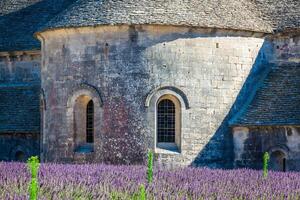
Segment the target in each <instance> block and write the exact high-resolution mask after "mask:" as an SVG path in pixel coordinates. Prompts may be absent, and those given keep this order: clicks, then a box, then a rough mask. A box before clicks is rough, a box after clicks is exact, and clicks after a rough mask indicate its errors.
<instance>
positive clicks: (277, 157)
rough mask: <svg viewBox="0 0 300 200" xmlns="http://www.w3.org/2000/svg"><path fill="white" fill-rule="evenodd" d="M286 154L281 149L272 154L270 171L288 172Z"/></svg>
mask: <svg viewBox="0 0 300 200" xmlns="http://www.w3.org/2000/svg"><path fill="white" fill-rule="evenodd" d="M286 168H287V166H286V154H285V152H284V151H282V150H281V149H276V150H274V151H272V152H271V153H270V169H271V170H274V171H284V172H285V171H286V170H287V169H286Z"/></svg>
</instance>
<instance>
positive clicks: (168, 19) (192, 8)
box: [0, 0, 300, 51]
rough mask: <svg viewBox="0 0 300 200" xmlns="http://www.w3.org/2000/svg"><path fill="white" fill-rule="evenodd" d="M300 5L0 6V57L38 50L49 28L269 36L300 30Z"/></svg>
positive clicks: (213, 1) (45, 1)
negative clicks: (171, 28) (137, 27)
mask: <svg viewBox="0 0 300 200" xmlns="http://www.w3.org/2000/svg"><path fill="white" fill-rule="evenodd" d="M299 13H300V1H299V0H77V1H76V0H1V1H0V30H1V31H0V51H17V50H33V49H40V43H39V41H37V40H36V39H35V38H34V37H33V34H34V33H35V32H37V31H42V30H46V29H51V28H59V27H60V28H61V27H80V26H95V25H115V24H161V25H184V26H197V27H211V28H226V29H236V30H249V31H256V32H266V33H270V32H273V31H274V30H280V31H281V30H285V29H289V28H299V27H300V24H299V23H300V15H299Z"/></svg>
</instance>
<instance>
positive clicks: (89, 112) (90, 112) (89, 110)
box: [86, 100, 94, 143]
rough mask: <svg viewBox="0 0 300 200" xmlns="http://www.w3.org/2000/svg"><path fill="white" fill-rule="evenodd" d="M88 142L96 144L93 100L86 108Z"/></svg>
mask: <svg viewBox="0 0 300 200" xmlns="http://www.w3.org/2000/svg"><path fill="white" fill-rule="evenodd" d="M86 142H87V143H93V142H94V102H93V101H92V100H90V101H89V103H88V104H87V107H86Z"/></svg>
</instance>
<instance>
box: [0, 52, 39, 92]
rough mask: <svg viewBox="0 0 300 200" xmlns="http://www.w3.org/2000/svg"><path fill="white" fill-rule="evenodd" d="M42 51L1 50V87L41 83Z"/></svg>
mask: <svg viewBox="0 0 300 200" xmlns="http://www.w3.org/2000/svg"><path fill="white" fill-rule="evenodd" d="M40 62H41V58H40V51H27V52H26V51H25V52H0V87H1V86H3V85H25V84H26V85H33V84H36V85H39V84H40V79H41V77H40V65H41V63H40Z"/></svg>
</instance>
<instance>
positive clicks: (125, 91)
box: [38, 26, 265, 167]
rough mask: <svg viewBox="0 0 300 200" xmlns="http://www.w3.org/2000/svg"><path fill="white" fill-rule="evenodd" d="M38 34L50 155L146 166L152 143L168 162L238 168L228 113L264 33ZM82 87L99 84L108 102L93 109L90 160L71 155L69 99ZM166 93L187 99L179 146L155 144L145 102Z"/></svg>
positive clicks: (98, 30) (104, 30)
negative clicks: (162, 148)
mask: <svg viewBox="0 0 300 200" xmlns="http://www.w3.org/2000/svg"><path fill="white" fill-rule="evenodd" d="M38 37H39V39H40V40H41V41H42V54H43V60H42V71H41V80H42V88H43V90H44V91H45V102H46V107H47V109H46V110H45V113H44V120H45V122H44V135H45V137H44V139H43V140H44V141H43V148H44V150H45V152H44V156H45V160H46V161H61V162H63V161H64V162H73V161H76V160H78V159H77V158H81V157H85V158H86V159H87V160H86V161H88V162H102V161H104V162H107V163H141V162H143V161H144V160H145V152H146V150H147V148H152V149H155V151H156V152H157V159H158V162H161V163H162V164H170V163H171V164H172V165H195V166H204V165H205V166H209V167H231V166H232V160H233V144H232V135H231V132H230V129H229V127H228V118H229V117H230V115H232V113H234V112H235V111H236V110H237V109H238V108H239V106H240V104H241V103H238V104H236V105H235V104H234V102H235V100H236V98H237V96H238V94H239V93H240V90H241V88H242V86H243V84H244V82H245V80H246V79H247V78H248V75H249V73H250V71H251V69H253V68H259V67H260V63H261V62H262V60H263V56H264V55H261V54H260V53H259V51H260V50H261V48H263V46H264V45H265V44H264V39H262V38H261V37H262V34H254V33H251V32H236V31H230V30H215V29H195V28H186V27H172V26H101V27H89V28H87V27H86V28H77V29H73V28H70V29H57V30H52V31H46V32H43V33H41V34H39V35H38ZM257 63H258V64H257ZM253 66H254V67H253ZM80 85H87V86H91V87H92V88H94V89H95V91H97V92H99V94H100V95H99V96H100V97H99V99H101V101H102V104H101V105H100V104H99V106H100V107H99V111H98V113H96V115H97V116H98V117H99V121H96V122H95V123H96V125H95V128H97V129H98V130H99V131H97V132H95V144H94V145H95V151H94V152H93V153H92V154H93V156H92V157H93V159H89V158H88V157H89V156H87V155H84V154H78V153H75V152H74V135H72V133H70V132H69V131H68V123H70V118H69V116H68V114H66V113H68V112H67V110H68V105H67V102H68V100H69V99H70V98H72V96H74V93H75V92H76V91H77V90H79V88H80V87H79V86H80ZM88 91H90V90H89V89H87V90H86V92H83V94H86V93H88ZM160 91H169V92H173V93H174V95H176V94H177V95H178V96H179V97H182V99H186V102H184V103H187V104H186V105H182V107H181V109H182V110H181V116H182V121H181V122H182V126H181V152H179V153H178V152H177V153H174V152H168V151H166V152H160V151H159V149H157V148H155V112H154V110H155V108H153V105H155V103H154V104H153V103H150V104H149V106H145V102H146V100H147V99H149V98H150V97H149V96H151V94H153V93H155V94H157V93H159V92H160ZM242 95H243V94H242ZM150 99H151V98H150ZM240 99H243V98H240ZM150 101H151V100H150Z"/></svg>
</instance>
